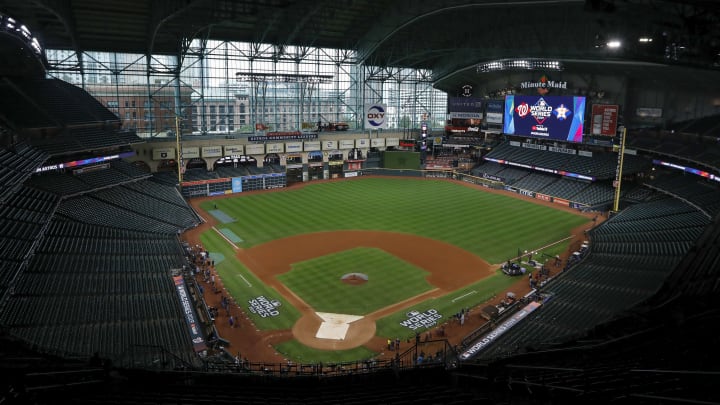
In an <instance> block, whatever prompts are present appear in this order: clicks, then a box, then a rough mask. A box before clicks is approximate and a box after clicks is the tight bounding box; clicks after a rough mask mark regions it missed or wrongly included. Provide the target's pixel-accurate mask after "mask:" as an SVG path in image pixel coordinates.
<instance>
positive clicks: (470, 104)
mask: <svg viewBox="0 0 720 405" xmlns="http://www.w3.org/2000/svg"><path fill="white" fill-rule="evenodd" d="M482 108H483V99H481V98H479V97H448V118H450V119H452V118H472V119H478V120H481V119H482Z"/></svg>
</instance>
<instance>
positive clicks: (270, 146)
mask: <svg viewBox="0 0 720 405" xmlns="http://www.w3.org/2000/svg"><path fill="white" fill-rule="evenodd" d="M283 152H285V144H284V143H266V144H265V153H283Z"/></svg>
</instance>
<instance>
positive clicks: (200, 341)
mask: <svg viewBox="0 0 720 405" xmlns="http://www.w3.org/2000/svg"><path fill="white" fill-rule="evenodd" d="M173 281H174V282H175V291H176V292H177V295H178V298H179V299H180V306H182V309H183V314H184V315H185V323H187V326H188V330H189V331H190V339H191V340H192V343H193V349H195V351H196V352H199V351H202V350H205V349H206V346H205V338H203V335H202V331H201V330H200V324H199V323H198V320H197V315H195V308H193V306H192V303H191V302H190V294H188V290H187V287H186V286H185V279H184V278H183V277H182V276H173Z"/></svg>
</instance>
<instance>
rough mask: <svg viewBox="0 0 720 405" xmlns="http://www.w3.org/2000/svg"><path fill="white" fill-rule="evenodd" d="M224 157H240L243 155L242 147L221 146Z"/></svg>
mask: <svg viewBox="0 0 720 405" xmlns="http://www.w3.org/2000/svg"><path fill="white" fill-rule="evenodd" d="M223 150H224V151H225V156H233V155H242V154H244V153H245V146H244V145H225V146H223Z"/></svg>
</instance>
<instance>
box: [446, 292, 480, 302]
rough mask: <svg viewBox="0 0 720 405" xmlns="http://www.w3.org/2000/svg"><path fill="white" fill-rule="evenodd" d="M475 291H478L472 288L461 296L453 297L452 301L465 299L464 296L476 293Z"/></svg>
mask: <svg viewBox="0 0 720 405" xmlns="http://www.w3.org/2000/svg"><path fill="white" fill-rule="evenodd" d="M475 293H477V291H475V290H472V291H470V292H469V293H467V294H463V295H461V296H459V297H455V298H453V299H452V302H455V301H457V300H459V299H463V298H465V297H467V296H468V295H473V294H475Z"/></svg>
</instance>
